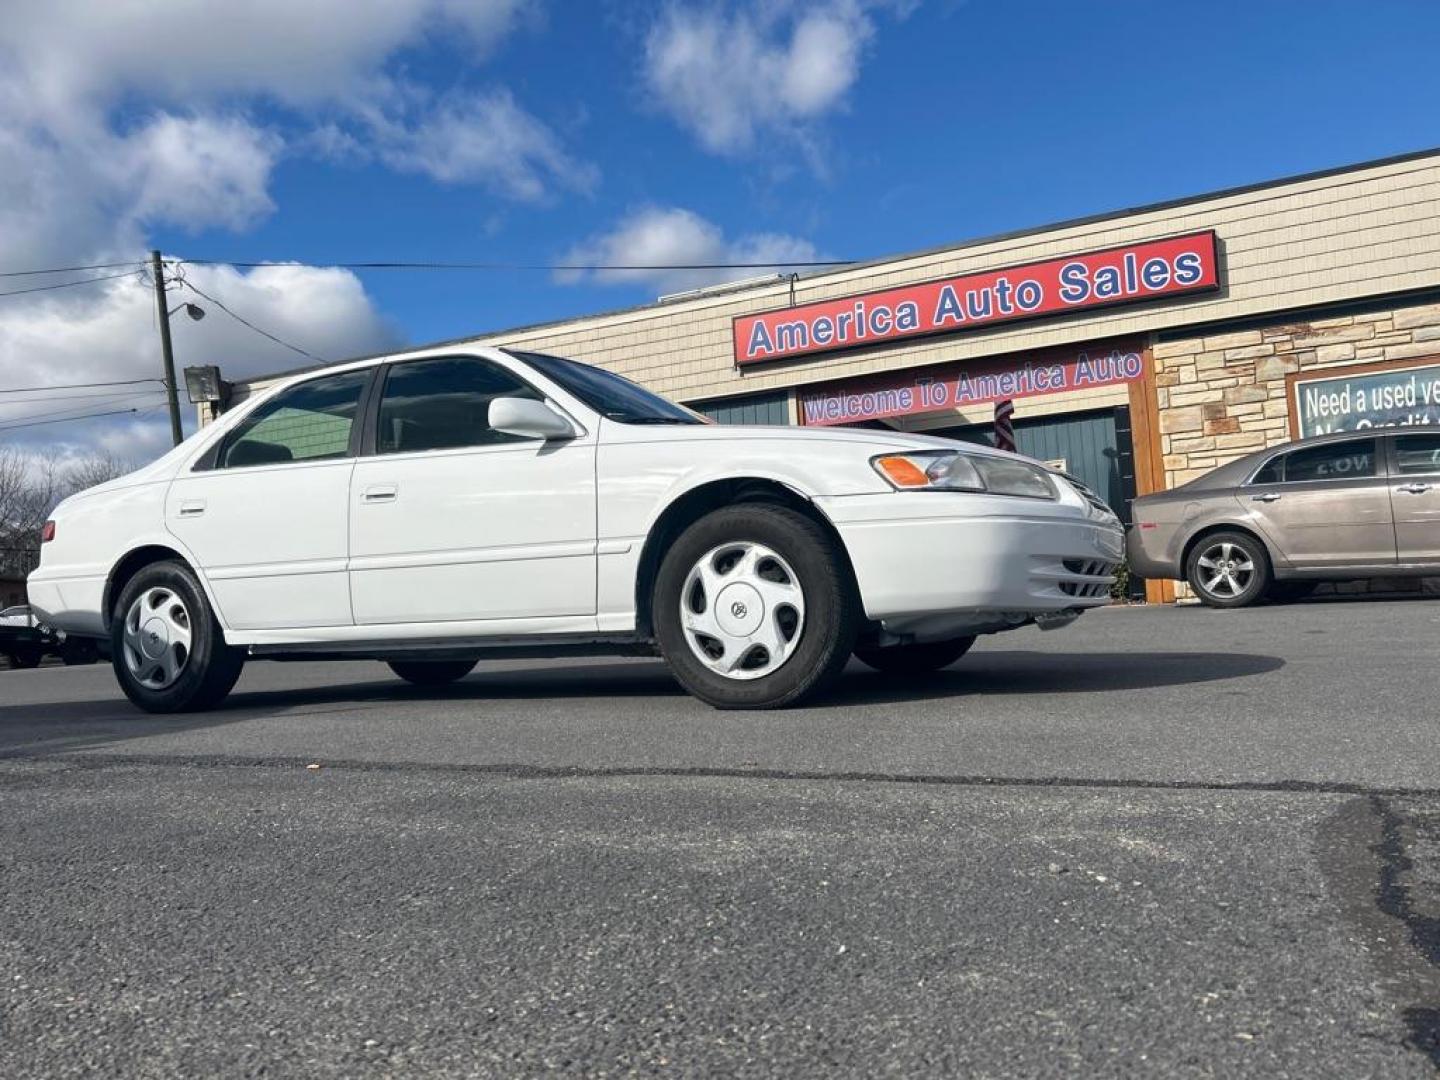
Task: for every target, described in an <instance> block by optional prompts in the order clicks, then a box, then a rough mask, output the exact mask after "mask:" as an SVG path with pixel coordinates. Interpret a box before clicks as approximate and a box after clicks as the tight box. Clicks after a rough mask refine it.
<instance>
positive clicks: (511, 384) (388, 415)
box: [375, 356, 541, 454]
mask: <svg viewBox="0 0 1440 1080" xmlns="http://www.w3.org/2000/svg"><path fill="white" fill-rule="evenodd" d="M540 396H541V395H540V394H539V393H538V392H537V391H536V390H535V389H534V388H532V387H530V386H527V385H526V384H525V383H523V382H521V381H520V379H518V378H517V377H516V376H514V375H512V374H510V372H508V371H506V370H505V369H504V368H502V367H500V366H499V365H497V364H492V363H490V361H488V360H480V359H476V358H475V357H465V356H446V357H441V358H439V359H435V360H412V361H410V362H408V363H404V364H396V365H395V366H394V367H393V368H391V369H390V374H389V375H388V376H387V378H386V379H385V391H384V393H383V394H382V395H381V397H380V415H379V420H378V424H377V427H376V435H375V449H376V452H377V453H381V454H404V453H413V452H416V451H421V450H451V449H454V448H456V447H462V446H485V445H488V444H491V443H503V442H517V441H521V440H523V439H524V436H522V435H510V434H507V433H505V432H503V431H496V430H494V429H493V428H491V426H490V403H491V402H492V401H494V400H495V399H496V398H501V397H520V398H532V399H537V400H538V399H540Z"/></svg>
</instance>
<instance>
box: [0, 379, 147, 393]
mask: <svg viewBox="0 0 1440 1080" xmlns="http://www.w3.org/2000/svg"><path fill="white" fill-rule="evenodd" d="M163 381H164V380H163V379H115V380H113V381H111V382H77V383H55V384H54V385H53V386H16V387H10V388H8V389H0V394H39V393H43V392H45V391H47V390H89V389H92V388H93V387H96V386H136V385H138V384H140V383H151V382H154V383H158V382H163Z"/></svg>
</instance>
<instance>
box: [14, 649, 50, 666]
mask: <svg viewBox="0 0 1440 1080" xmlns="http://www.w3.org/2000/svg"><path fill="white" fill-rule="evenodd" d="M44 656H45V654H44V653H43V652H41V651H40V650H39V649H16V650H15V651H14V652H13V653H11V654H10V666H11V667H12V668H14V669H15V670H16V671H28V670H29V669H30V668H37V667H39V666H40V661H41V660H42V659H44Z"/></svg>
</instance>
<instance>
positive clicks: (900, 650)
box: [855, 635, 975, 675]
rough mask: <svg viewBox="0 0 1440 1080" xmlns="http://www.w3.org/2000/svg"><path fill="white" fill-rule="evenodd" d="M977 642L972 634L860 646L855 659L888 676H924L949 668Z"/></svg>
mask: <svg viewBox="0 0 1440 1080" xmlns="http://www.w3.org/2000/svg"><path fill="white" fill-rule="evenodd" d="M974 644H975V638H974V636H973V635H971V636H968V637H958V638H950V639H949V640H947V641H925V642H916V643H914V644H910V645H861V646H859V647H857V648H856V650H855V659H856V660H859V661H860V662H861V663H862V664H865V665H866V666H868V667H872V668H874V669H875V670H876V671H880V672H883V673H884V674H886V675H925V674H928V673H929V672H932V671H939V670H940V669H941V668H944V667H949V666H950V665H951V664H953V663H955V661H956V660H959V659H960V658H961V657H962V656H964V655H965V654H966V653H967V652H969V651H970V646H972V645H974Z"/></svg>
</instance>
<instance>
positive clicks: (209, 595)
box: [29, 348, 1123, 712]
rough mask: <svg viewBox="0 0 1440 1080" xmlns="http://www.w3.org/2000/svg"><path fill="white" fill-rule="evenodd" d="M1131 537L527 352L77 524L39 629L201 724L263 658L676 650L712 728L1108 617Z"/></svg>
mask: <svg viewBox="0 0 1440 1080" xmlns="http://www.w3.org/2000/svg"><path fill="white" fill-rule="evenodd" d="M1122 549H1123V539H1122V533H1121V529H1120V525H1119V522H1118V521H1117V520H1116V518H1115V516H1114V515H1113V514H1112V513H1111V512H1110V510H1109V509H1108V508H1106V507H1105V506H1104V505H1103V504H1102V503H1100V502H1099V500H1098V499H1096V498H1095V497H1094V496H1093V495H1091V494H1090V493H1088V492H1087V491H1086V490H1085V489H1084V488H1082V487H1080V486H1078V485H1076V484H1074V483H1072V482H1071V481H1069V480H1068V479H1066V478H1065V477H1063V476H1061V475H1060V474H1058V473H1056V472H1053V471H1051V470H1049V469H1047V468H1046V467H1045V466H1043V465H1041V464H1039V463H1038V462H1035V461H1032V460H1030V459H1028V458H1023V457H1018V456H1016V455H1013V454H1005V453H1000V452H997V451H992V450H989V449H984V448H977V447H974V446H969V445H966V444H962V443H956V442H951V441H947V440H941V439H933V438H925V437H921V436H916V435H905V434H901V433H895V432H885V431H844V430H836V429H833V428H830V429H827V428H820V429H816V428H809V429H807V428H803V427H723V426H717V425H714V424H710V423H708V422H706V421H705V420H704V418H703V417H700V416H698V415H697V414H695V413H692V412H690V411H689V410H688V409H684V408H681V407H680V406H677V405H675V404H673V403H671V402H669V401H666V400H665V399H663V398H660V397H657V396H656V395H654V394H652V393H650V392H649V391H647V390H644V389H642V388H640V387H639V386H636V385H635V384H634V383H631V382H628V381H627V380H625V379H622V378H620V377H618V376H616V375H613V374H610V373H608V372H605V371H602V370H600V369H597V368H593V367H589V366H586V365H584V364H579V363H576V362H574V361H571V360H563V359H559V358H557V357H552V356H541V355H537V354H533V353H523V352H516V351H503V350H500V349H491V348H466V349H461V350H455V349H427V350H423V351H419V352H414V353H407V354H404V355H397V356H393V357H387V358H382V359H371V360H365V361H360V362H357V363H351V364H345V365H341V366H336V367H330V368H324V369H319V370H316V371H314V372H310V373H306V374H302V375H297V376H295V377H293V378H291V379H289V380H288V381H286V382H284V383H283V384H281V385H279V386H277V387H275V388H273V389H272V390H270V391H268V392H267V393H265V394H264V395H261V396H258V397H256V398H255V399H253V400H250V401H247V402H245V403H244V404H243V405H242V406H241V407H239V408H237V409H235V410H234V411H232V412H231V413H228V414H226V415H225V416H224V417H222V418H221V420H220V421H219V422H218V423H215V424H213V425H212V426H210V427H208V428H205V429H204V430H202V431H201V432H200V433H198V434H197V435H195V436H193V437H192V438H190V439H188V440H186V441H185V442H184V443H183V444H181V445H180V446H178V447H176V448H175V449H174V450H173V451H171V452H170V453H168V454H166V455H165V456H164V457H162V458H160V459H159V460H158V461H156V462H154V463H153V464H151V465H148V466H146V467H145V468H143V469H140V470H139V471H137V472H134V473H131V474H130V475H128V476H125V477H122V478H121V479H118V480H114V481H111V482H109V483H107V484H102V485H100V486H99V487H96V488H92V489H90V490H89V491H86V492H83V493H82V494H79V495H76V496H74V497H72V498H70V499H67V500H65V501H64V502H63V503H61V504H60V506H59V507H58V508H57V509H56V510H55V513H54V515H53V520H52V521H51V522H50V523H49V524H47V525H46V528H45V543H44V545H43V548H42V551H43V554H42V559H41V564H40V567H39V569H37V570H36V571H35V572H34V573H33V574H31V576H30V579H29V594H30V599H31V603H32V605H33V606H34V607H35V609H36V610H37V612H38V613H39V614H40V616H41V618H43V619H44V620H45V621H46V622H49V623H52V624H53V625H55V626H57V627H60V628H63V629H64V630H67V631H69V632H70V633H74V634H82V635H92V636H96V637H108V638H109V640H110V644H111V648H112V653H113V660H114V666H115V674H116V676H117V678H118V679H119V682H120V685H121V687H122V688H123V689H124V691H125V693H126V694H127V695H128V696H129V698H130V699H131V700H132V701H133V702H135V704H136V705H138V706H140V707H141V708H142V709H147V710H150V711H152V712H171V711H179V710H193V709H202V708H206V707H208V706H213V705H215V704H216V703H217V702H219V701H220V700H221V699H222V698H223V697H224V696H225V695H226V694H227V693H228V692H229V691H230V689H231V687H233V686H234V685H235V681H236V679H237V678H238V677H239V675H240V669H241V666H242V665H243V664H244V662H245V660H246V658H247V657H268V658H273V659H287V658H288V659H294V658H309V659H313V658H317V657H323V658H357V657H369V658H375V659H380V660H384V661H387V662H388V663H389V665H390V667H391V668H392V669H393V670H394V672H395V673H396V674H397V675H398V676H400V677H401V678H402V679H406V680H409V681H410V682H412V683H416V684H419V685H422V686H436V685H440V684H444V683H449V682H453V681H454V680H456V679H460V678H462V677H463V676H464V675H465V674H467V673H468V672H469V671H470V669H471V668H472V667H474V665H475V663H476V661H477V660H478V659H480V658H481V657H488V656H516V655H531V656H533V655H546V656H550V655H566V654H586V653H632V654H634V653H640V654H649V653H654V652H656V651H658V652H659V653H660V655H662V656H663V657H664V658H665V660H666V661H667V662H668V664H669V665H670V668H671V670H672V671H673V672H674V674H675V677H676V678H677V679H678V680H679V681H680V682H681V683H682V684H683V685H684V686H685V688H686V689H687V690H689V691H690V692H691V693H692V694H694V695H695V696H697V697H699V698H701V699H703V700H705V701H707V702H709V703H711V704H712V705H716V706H720V707H723V708H773V707H780V706H786V705H794V704H796V703H797V702H799V701H801V700H802V699H804V698H805V697H807V696H808V695H810V694H813V693H814V692H816V691H817V690H819V689H821V688H822V687H824V686H825V685H826V684H827V683H828V682H829V681H830V680H831V679H833V678H834V677H835V676H836V675H837V674H838V673H839V671H840V670H841V668H842V667H843V666H844V665H845V662H846V660H847V659H848V658H849V657H850V656H851V655H852V653H853V654H854V655H855V656H857V657H859V659H860V660H862V661H863V662H865V663H866V664H868V665H870V666H871V667H873V668H876V669H878V670H880V671H882V672H891V673H902V674H903V673H917V672H923V671H928V670H933V669H936V668H939V667H943V666H944V665H946V664H949V663H951V662H953V661H954V660H956V659H958V658H959V657H960V656H961V655H962V654H963V653H964V652H965V651H966V650H967V649H968V648H969V647H970V645H971V644H972V643H973V642H974V640H975V636H976V635H978V634H989V633H995V632H997V631H1001V630H1009V629H1012V628H1015V627H1019V626H1025V625H1027V624H1030V623H1038V624H1039V625H1041V626H1042V627H1058V626H1063V625H1065V624H1066V623H1068V622H1070V621H1072V620H1073V619H1074V617H1075V616H1076V615H1078V614H1079V613H1080V612H1081V611H1082V610H1083V609H1085V608H1090V607H1095V606H1097V605H1100V604H1104V603H1105V602H1106V601H1107V597H1108V595H1109V589H1110V585H1111V583H1112V581H1113V577H1112V572H1113V570H1114V569H1115V566H1116V564H1117V563H1118V562H1119V560H1120V558H1121V552H1122Z"/></svg>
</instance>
